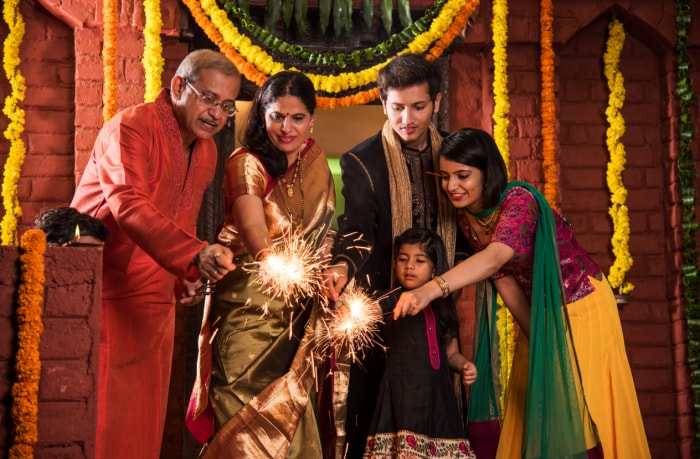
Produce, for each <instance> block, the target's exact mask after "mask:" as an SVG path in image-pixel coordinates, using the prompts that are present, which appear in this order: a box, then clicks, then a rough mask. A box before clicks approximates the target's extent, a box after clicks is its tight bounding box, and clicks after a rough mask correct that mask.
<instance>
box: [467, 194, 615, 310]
mask: <svg viewBox="0 0 700 459" xmlns="http://www.w3.org/2000/svg"><path fill="white" fill-rule="evenodd" d="M539 217H540V208H539V206H538V204H537V201H536V200H535V198H534V196H533V195H532V194H531V193H530V192H529V191H527V190H526V189H525V188H523V187H520V186H516V187H514V188H512V189H511V190H510V191H509V192H508V193H507V194H506V196H505V198H504V199H503V202H502V203H501V215H500V216H499V218H498V223H496V228H495V229H494V233H493V237H492V238H491V243H494V242H500V243H502V244H505V245H507V246H508V247H510V248H512V249H513V250H515V255H514V256H513V258H512V259H510V260H509V261H508V262H507V263H506V264H505V265H503V267H502V268H501V270H500V271H499V272H498V273H496V274H495V275H493V276H492V278H493V279H498V278H500V277H503V276H505V275H507V274H512V275H513V276H514V277H515V279H516V280H517V281H518V282H519V283H520V285H521V286H522V287H523V289H525V292H526V294H527V295H528V297H530V296H531V293H532V270H533V262H534V250H535V233H536V229H537V222H538V220H539ZM457 218H458V224H459V227H460V228H461V229H462V231H463V232H464V234H465V236H466V237H467V240H468V241H469V244H470V245H471V247H472V248H473V249H474V250H475V251H476V252H479V251H481V250H483V249H485V248H486V245H483V244H481V243H480V242H479V241H478V239H477V238H476V237H475V235H474V234H473V232H472V231H471V228H470V226H469V221H468V219H467V216H466V214H465V212H459V213H458V217H457ZM554 222H555V226H556V233H557V243H558V246H559V259H560V263H561V274H562V279H563V282H564V288H565V290H566V302H567V304H568V303H573V302H574V301H576V300H579V299H581V298H583V297H585V296H586V295H588V294H589V293H591V292H592V291H593V290H594V288H593V285H592V284H591V282H590V281H589V280H588V276H591V277H594V278H596V279H599V280H600V279H602V278H603V272H602V271H601V269H600V267H599V266H598V265H597V264H596V263H595V262H594V261H593V260H592V259H591V257H590V255H588V252H586V250H585V249H584V248H583V247H582V246H581V245H580V244H579V243H578V241H576V238H575V237H574V232H573V229H572V228H571V225H570V224H569V223H568V222H567V221H566V220H564V217H562V216H561V214H560V213H559V212H557V211H556V210H555V211H554Z"/></svg>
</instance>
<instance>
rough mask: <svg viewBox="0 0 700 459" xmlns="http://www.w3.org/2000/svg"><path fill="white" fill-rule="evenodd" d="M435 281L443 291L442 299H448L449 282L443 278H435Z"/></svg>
mask: <svg viewBox="0 0 700 459" xmlns="http://www.w3.org/2000/svg"><path fill="white" fill-rule="evenodd" d="M433 280H434V281H435V283H436V284H438V287H440V290H442V297H443V298H447V297H448V296H449V295H450V286H449V284H448V283H447V281H446V280H445V279H443V278H442V276H434V277H433Z"/></svg>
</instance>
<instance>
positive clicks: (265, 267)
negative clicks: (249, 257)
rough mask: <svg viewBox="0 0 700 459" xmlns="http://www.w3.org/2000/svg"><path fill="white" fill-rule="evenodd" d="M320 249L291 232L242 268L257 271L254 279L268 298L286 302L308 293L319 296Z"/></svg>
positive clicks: (320, 288)
mask: <svg viewBox="0 0 700 459" xmlns="http://www.w3.org/2000/svg"><path fill="white" fill-rule="evenodd" d="M320 250H321V249H317V248H315V247H314V246H313V245H312V244H309V243H308V242H307V241H306V240H305V239H304V237H303V236H302V235H299V234H294V233H290V234H288V235H287V236H285V237H284V238H283V241H280V242H279V243H277V244H275V245H273V246H271V247H270V248H269V249H267V250H266V251H265V254H264V256H263V257H261V258H260V259H259V260H256V261H255V262H253V263H251V264H249V265H247V266H246V267H245V268H244V269H247V270H248V271H250V272H254V273H257V275H256V276H255V282H257V283H258V284H260V287H261V291H262V292H263V293H264V294H265V295H268V296H270V297H271V298H282V299H283V300H284V301H285V302H288V301H289V300H290V299H293V298H299V297H308V296H311V295H318V296H319V297H320V296H321V290H322V275H321V272H322V270H323V267H324V260H323V257H322V256H321V253H320Z"/></svg>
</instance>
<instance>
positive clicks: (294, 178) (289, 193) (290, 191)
mask: <svg viewBox="0 0 700 459" xmlns="http://www.w3.org/2000/svg"><path fill="white" fill-rule="evenodd" d="M300 176H301V150H299V151H298V152H297V163H296V166H295V167H294V174H293V175H292V181H291V182H289V183H287V179H285V178H284V174H283V175H281V176H280V181H281V182H282V183H283V184H284V185H285V186H286V187H287V196H288V197H290V198H293V197H294V183H296V181H297V177H300Z"/></svg>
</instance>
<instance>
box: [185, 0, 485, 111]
mask: <svg viewBox="0 0 700 459" xmlns="http://www.w3.org/2000/svg"><path fill="white" fill-rule="evenodd" d="M183 2H184V3H185V5H186V6H187V8H188V9H189V10H190V13H191V14H192V16H193V17H194V19H195V21H196V22H197V24H198V25H199V26H200V27H201V28H202V30H203V31H204V33H205V34H206V35H207V36H208V37H209V39H210V40H211V41H212V42H213V43H214V44H215V45H216V46H217V47H218V48H219V49H220V50H221V51H222V52H223V53H224V54H225V55H226V56H228V58H229V59H231V61H232V62H233V63H234V64H235V65H236V66H237V67H238V69H239V70H240V71H241V73H242V74H243V75H244V76H245V77H246V78H247V79H248V80H250V81H252V82H253V83H255V84H257V85H261V84H262V83H263V82H264V81H265V80H266V79H267V77H268V76H270V75H272V74H274V73H277V72H279V71H281V70H284V69H287V68H289V69H292V70H302V69H300V68H297V66H294V65H290V66H287V65H285V64H284V63H282V62H281V61H279V60H276V59H275V58H274V57H273V55H274V54H278V53H279V52H282V51H281V50H283V51H284V52H292V53H293V54H294V55H298V56H299V57H300V58H303V59H306V62H316V61H317V60H319V59H320V63H321V65H324V64H323V62H324V56H325V57H326V62H328V64H327V69H326V70H327V74H323V73H321V74H316V73H306V75H307V76H308V77H309V78H310V79H311V81H312V82H313V83H314V87H315V88H316V90H317V91H319V96H318V105H319V107H321V108H336V107H349V106H352V105H359V104H366V103H368V102H371V101H372V100H375V99H376V98H377V97H379V91H378V90H377V88H376V86H375V82H376V78H377V73H378V72H379V70H380V69H381V68H383V67H384V66H385V65H386V64H387V63H388V62H389V60H390V59H391V58H392V57H393V56H394V55H396V54H402V53H407V52H412V53H425V54H426V59H428V60H435V59H437V58H438V57H440V56H441V55H442V53H443V52H444V50H445V49H446V48H447V47H448V46H449V45H450V44H451V43H452V41H453V40H454V39H455V38H456V37H457V35H458V34H459V32H460V31H461V30H462V29H463V28H464V26H465V25H466V23H467V20H468V19H469V17H470V16H471V14H472V13H473V12H474V9H475V8H476V7H477V6H478V4H479V0H446V1H445V2H444V4H442V7H441V8H440V9H439V11H438V12H437V13H436V17H435V19H434V20H432V21H431V22H430V25H429V27H427V30H425V31H420V30H419V29H411V27H413V26H414V25H415V23H413V24H412V25H411V26H410V27H408V28H407V29H404V30H403V31H402V32H400V33H399V34H398V35H399V36H400V37H402V38H401V39H400V40H406V45H405V46H404V47H403V48H402V49H400V50H399V51H396V52H395V53H393V54H390V53H387V54H386V55H385V56H382V57H381V59H382V60H381V62H379V63H378V64H374V65H372V66H370V67H368V68H363V69H361V70H358V71H355V72H350V71H342V70H343V69H346V67H347V66H348V64H349V61H348V60H346V59H345V55H340V54H339V55H335V56H334V57H333V58H331V55H330V54H325V55H324V54H317V53H314V52H311V51H309V50H306V49H304V48H303V47H301V46H293V45H290V44H289V43H286V42H283V41H282V40H279V39H276V37H274V36H271V35H267V36H265V35H264V33H263V32H259V31H258V29H257V28H256V27H255V26H254V23H253V22H252V21H250V20H246V22H243V21H242V20H241V18H237V17H235V15H234V20H235V21H237V22H240V23H241V24H242V25H243V28H242V29H241V28H239V26H237V25H236V24H235V23H234V22H233V21H232V20H231V18H230V17H229V16H228V15H227V13H226V11H224V10H222V9H220V8H219V6H218V5H217V4H216V1H215V0H201V1H200V0H183ZM229 9H231V8H230V7H229ZM241 11H242V9H241ZM232 12H234V13H235V12H236V10H232ZM243 19H246V18H245V17H244V18H243ZM251 29H252V30H253V31H258V32H257V34H258V35H257V36H258V37H259V38H262V41H260V40H259V38H256V36H255V33H256V32H254V33H253V36H248V35H246V33H245V30H248V31H250V30H251ZM389 40H399V39H398V38H393V39H392V38H390V39H389ZM399 42H401V41H399ZM256 43H257V44H256ZM359 53H360V55H362V54H363V53H365V50H360V51H359ZM350 56H352V53H351V54H350ZM340 62H342V64H340ZM339 70H340V71H339Z"/></svg>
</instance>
